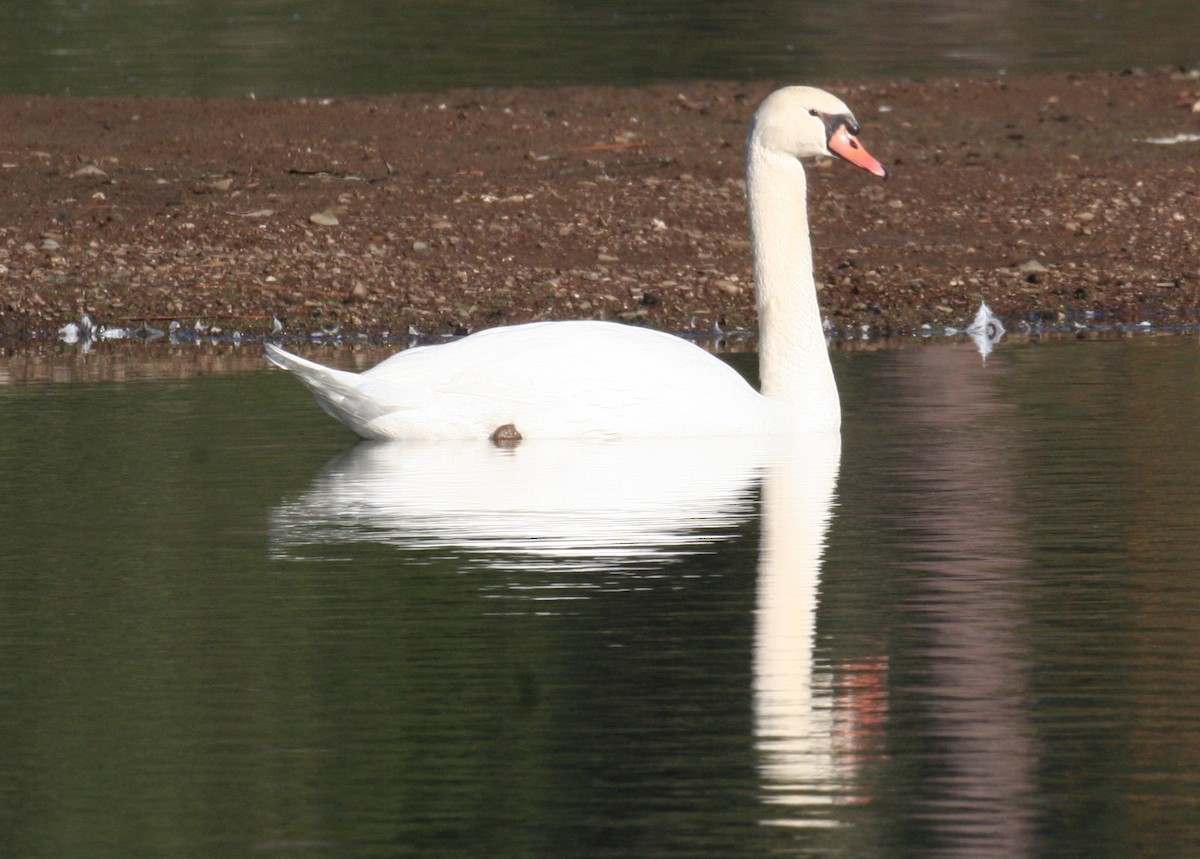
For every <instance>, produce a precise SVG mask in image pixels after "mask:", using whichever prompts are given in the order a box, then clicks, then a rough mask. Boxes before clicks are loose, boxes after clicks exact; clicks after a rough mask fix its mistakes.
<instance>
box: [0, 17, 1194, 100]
mask: <svg viewBox="0 0 1200 859" xmlns="http://www.w3.org/2000/svg"><path fill="white" fill-rule="evenodd" d="M3 19H4V26H3V27H2V28H0V92H7V93H43V94H51V95H62V94H74V95H119V94H130V95H147V96H179V95H205V96H218V95H221V96H235V97H241V96H246V95H249V94H250V93H255V94H257V95H259V96H301V95H316V96H327V95H352V94H369V93H387V92H396V91H405V90H441V89H446V88H448V87H460V86H471V87H493V86H499V87H508V86H521V85H533V86H547V85H561V84H622V85H641V84H647V83H655V82H663V81H680V80H705V79H707V80H712V79H722V80H729V79H732V80H751V79H752V80H763V79H776V80H793V81H795V80H830V79H833V78H895V77H909V76H918V77H927V76H935V77H943V76H947V75H996V74H1003V73H1012V74H1018V73H1028V72H1031V71H1055V72H1061V71H1093V70H1096V69H1104V70H1112V71H1119V70H1123V69H1126V68H1130V67H1137V66H1143V67H1155V66H1171V65H1187V66H1194V65H1195V64H1196V63H1197V62H1200V47H1198V46H1197V42H1196V14H1195V7H1194V4H1192V3H1191V2H1186V0H1148V2H1142V3H1138V4H1129V3H1120V2H1116V0H1100V2H1087V3H1084V2H1079V0H1060V2H1053V3H1040V2H1017V3H1006V4H1003V5H994V4H964V3H957V4H940V5H939V4H928V3H916V2H900V3H897V2H882V1H881V0H868V2H861V3H833V2H828V0H806V2H794V0H789V2H778V0H774V2H749V0H732V2H719V3H718V2H711V0H705V2H696V0H660V2H655V3H645V2H642V3H632V2H627V0H617V2H602V3H581V2H562V0H560V2H547V0H534V2H531V0H519V2H509V3H503V4H497V3H484V2H478V0H454V2H440V0H416V2H404V3H381V2H361V3H338V2H328V0H324V2H314V0H288V2H284V0H249V2H246V0H237V2H234V0H217V2H207V3H195V2H186V0H157V2H133V0H113V2H90V0H57V2H32V0H19V2H10V3H6V4H4V9H3Z"/></svg>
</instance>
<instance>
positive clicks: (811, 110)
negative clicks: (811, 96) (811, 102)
mask: <svg viewBox="0 0 1200 859" xmlns="http://www.w3.org/2000/svg"><path fill="white" fill-rule="evenodd" d="M808 115H809V116H820V115H821V112H820V111H819V110H817V109H816V108H815V107H812V108H809V110H808Z"/></svg>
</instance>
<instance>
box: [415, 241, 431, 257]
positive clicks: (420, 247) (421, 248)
mask: <svg viewBox="0 0 1200 859" xmlns="http://www.w3.org/2000/svg"><path fill="white" fill-rule="evenodd" d="M412 249H413V253H417V254H427V253H429V243H428V242H423V241H420V240H417V241H415V242H413V243H412Z"/></svg>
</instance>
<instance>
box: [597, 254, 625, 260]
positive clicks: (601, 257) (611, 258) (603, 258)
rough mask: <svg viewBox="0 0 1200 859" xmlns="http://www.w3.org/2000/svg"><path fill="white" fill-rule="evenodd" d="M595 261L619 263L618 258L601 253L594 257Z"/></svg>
mask: <svg viewBox="0 0 1200 859" xmlns="http://www.w3.org/2000/svg"><path fill="white" fill-rule="evenodd" d="M596 261H597V262H620V261H621V260H620V259H619V258H618V257H615V256H613V255H612V254H603V253H602V254H597V255H596Z"/></svg>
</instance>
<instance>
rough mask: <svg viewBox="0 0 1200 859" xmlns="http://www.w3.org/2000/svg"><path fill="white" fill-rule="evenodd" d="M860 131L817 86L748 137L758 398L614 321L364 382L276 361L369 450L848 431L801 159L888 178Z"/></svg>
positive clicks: (473, 342)
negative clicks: (451, 442) (373, 444)
mask: <svg viewBox="0 0 1200 859" xmlns="http://www.w3.org/2000/svg"><path fill="white" fill-rule="evenodd" d="M858 131H859V125H858V122H857V121H856V120H855V119H854V116H853V114H852V113H851V112H850V109H849V108H848V107H846V105H845V104H844V103H843V102H842V101H841V100H840V99H838V98H837V97H835V96H833V95H830V94H829V93H827V92H824V91H822V90H819V89H814V88H812V87H798V86H797V87H785V88H783V89H780V90H777V91H775V92H774V93H772V94H771V95H770V96H768V97H767V98H766V99H765V100H764V101H763V102H762V104H761V105H760V106H759V108H758V110H757V111H756V112H755V115H754V118H753V120H752V121H751V123H750V132H749V135H748V136H747V138H746V179H747V196H748V200H749V210H750V237H751V243H752V247H753V256H754V280H755V286H756V288H757V299H758V314H759V325H760V329H759V344H760V345H759V355H760V361H759V375H760V378H761V379H762V393H759V392H758V391H755V390H754V389H753V388H752V387H751V386H750V385H748V384H747V383H746V382H745V380H743V379H742V377H741V376H740V375H739V374H738V373H737V371H735V370H734V369H733V368H732V367H730V366H729V365H728V364H726V363H725V362H724V361H722V360H721V359H719V358H716V357H714V356H712V355H710V354H709V353H707V352H705V351H704V350H703V349H701V348H699V347H698V346H696V345H695V344H693V343H689V342H687V341H686V340H683V339H681V338H679V337H676V336H674V335H671V334H666V333H663V332H660V331H653V330H649V329H645V328H635V327H633V326H629V325H622V324H619V323H614V322H600V321H588V320H576V321H567V322H532V323H528V324H524V325H513V326H507V327H503V328H493V329H490V330H486V331H480V332H478V333H476V334H472V335H470V336H468V337H465V338H463V339H461V340H457V341H453V342H450V343H444V344H439V345H435V346H421V347H417V348H414V349H408V350H405V351H403V352H399V353H398V354H396V355H393V356H392V357H390V358H388V359H386V360H384V361H382V362H380V363H379V364H377V365H376V366H375V367H372V368H371V369H370V370H366V371H365V372H363V373H351V372H347V371H343V370H334V369H331V368H328V367H324V366H322V365H320V364H317V363H314V362H312V361H308V360H306V359H304V358H300V357H297V356H295V355H292V354H290V353H288V352H285V351H284V350H283V349H281V348H279V347H278V346H275V345H273V344H268V345H267V347H266V350H267V358H268V359H269V360H270V361H271V362H272V363H274V364H276V365H277V366H279V367H282V368H284V369H286V370H290V371H292V372H293V373H295V374H296V375H297V376H299V377H300V380H301V381H303V382H304V384H305V385H307V386H308V387H309V388H310V389H311V390H312V392H313V393H314V394H315V395H316V398H317V402H318V403H320V405H321V407H322V408H324V409H325V411H327V412H328V413H329V414H331V415H332V416H333V417H335V418H337V419H338V420H339V421H341V422H342V423H343V424H345V425H346V426H347V427H349V428H350V429H351V430H353V431H354V432H355V433H357V434H358V435H359V436H361V437H363V438H369V439H455V438H459V439H461V438H478V439H487V438H489V437H494V438H497V439H503V440H513V439H519V438H588V437H597V438H604V437H620V436H689V435H692V436H694V435H717V434H730V433H763V432H772V433H777V432H795V431H800V432H810V431H811V432H822V431H836V430H837V429H838V428H839V426H840V423H841V409H840V406H839V403H838V393H837V386H836V384H835V382H834V378H833V369H832V367H831V366H830V363H829V353H828V348H827V346H826V344H825V336H824V331H823V330H822V328H821V313H820V308H819V307H818V304H817V295H816V287H815V284H814V282H813V273H812V245H811V242H810V240H809V232H808V205H807V201H806V189H807V183H806V178H805V173H804V167H803V166H802V164H801V159H805V158H813V157H816V156H823V155H837V156H839V157H841V158H843V159H845V160H846V161H849V162H850V163H851V164H854V165H856V166H858V167H861V168H862V169H864V170H867V171H868V172H870V173H873V174H875V175H876V176H880V177H883V178H886V177H887V170H886V169H885V168H884V167H883V165H882V164H880V163H879V161H877V160H876V159H875V158H873V157H872V156H871V155H870V154H869V153H868V152H867V150H866V149H864V148H863V147H862V145H861V144H860V143H859V142H858V140H857V138H856V137H855V135H856V134H857V133H858Z"/></svg>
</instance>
